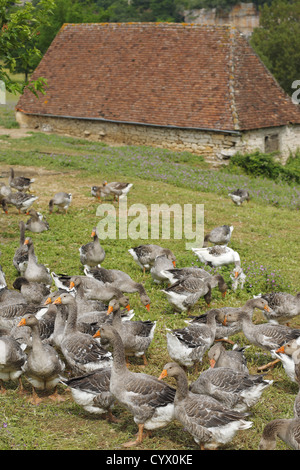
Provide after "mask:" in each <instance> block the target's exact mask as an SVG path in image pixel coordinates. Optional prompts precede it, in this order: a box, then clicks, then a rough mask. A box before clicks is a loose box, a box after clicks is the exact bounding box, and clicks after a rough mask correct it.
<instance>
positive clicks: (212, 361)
mask: <svg viewBox="0 0 300 470" xmlns="http://www.w3.org/2000/svg"><path fill="white" fill-rule="evenodd" d="M209 363H210V367H212V368H214V367H215V365H216V361H215V360H214V359H211V360H210V361H209Z"/></svg>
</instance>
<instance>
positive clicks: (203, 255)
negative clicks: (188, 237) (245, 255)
mask: <svg viewBox="0 0 300 470" xmlns="http://www.w3.org/2000/svg"><path fill="white" fill-rule="evenodd" d="M192 250H193V252H194V253H195V255H196V256H197V258H198V259H199V261H200V262H201V263H204V264H208V265H209V266H213V267H214V268H218V267H220V266H224V265H227V264H232V263H233V264H234V265H235V266H239V265H240V264H241V260H240V255H239V254H238V252H237V251H235V250H233V249H232V248H229V247H228V246H223V245H215V246H211V247H206V248H192Z"/></svg>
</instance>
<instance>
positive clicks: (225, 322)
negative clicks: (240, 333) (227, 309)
mask: <svg viewBox="0 0 300 470" xmlns="http://www.w3.org/2000/svg"><path fill="white" fill-rule="evenodd" d="M222 325H224V326H226V325H227V316H226V315H225V317H224V320H223V321H222Z"/></svg>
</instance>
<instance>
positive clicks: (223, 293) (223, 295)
mask: <svg viewBox="0 0 300 470" xmlns="http://www.w3.org/2000/svg"><path fill="white" fill-rule="evenodd" d="M225 295H226V291H225V292H222V297H223V299H224V297H225Z"/></svg>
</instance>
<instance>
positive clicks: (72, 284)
mask: <svg viewBox="0 0 300 470" xmlns="http://www.w3.org/2000/svg"><path fill="white" fill-rule="evenodd" d="M69 287H70V289H73V287H75V284H74V282H73V281H71V282H70V286H69Z"/></svg>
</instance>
